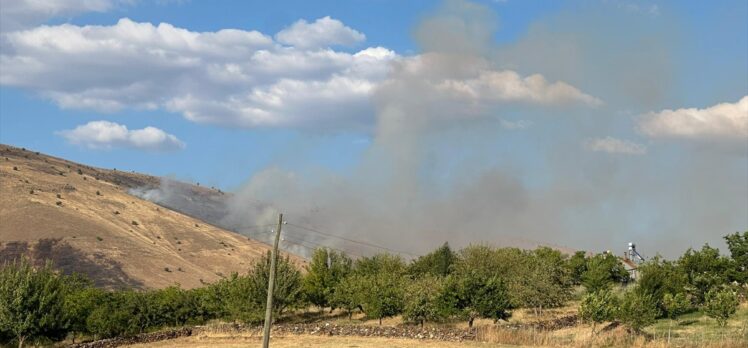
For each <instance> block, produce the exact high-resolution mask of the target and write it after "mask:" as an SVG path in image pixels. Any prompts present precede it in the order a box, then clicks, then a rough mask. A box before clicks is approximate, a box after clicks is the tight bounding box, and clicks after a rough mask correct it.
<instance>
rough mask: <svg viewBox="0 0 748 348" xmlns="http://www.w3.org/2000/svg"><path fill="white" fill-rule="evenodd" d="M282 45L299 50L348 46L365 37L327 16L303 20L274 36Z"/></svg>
mask: <svg viewBox="0 0 748 348" xmlns="http://www.w3.org/2000/svg"><path fill="white" fill-rule="evenodd" d="M275 38H276V40H278V42H280V43H282V44H286V45H291V46H295V47H301V48H319V47H330V46H334V45H344V46H350V45H353V44H356V43H359V42H362V41H364V40H366V35H364V34H362V33H360V32H358V31H356V30H354V29H352V28H349V27H347V26H345V25H344V24H343V22H341V21H339V20H337V19H333V18H330V17H329V16H327V17H323V18H320V19H317V20H316V21H314V23H309V22H307V21H305V20H303V19H301V20H299V21H297V22H296V23H294V24H293V25H291V26H290V27H288V28H286V29H283V30H281V31H280V32H278V34H276V35H275Z"/></svg>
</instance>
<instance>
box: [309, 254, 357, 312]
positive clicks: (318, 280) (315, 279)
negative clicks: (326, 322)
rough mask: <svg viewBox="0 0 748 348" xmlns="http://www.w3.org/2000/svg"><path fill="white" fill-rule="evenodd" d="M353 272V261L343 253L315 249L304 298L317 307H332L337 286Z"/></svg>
mask: <svg viewBox="0 0 748 348" xmlns="http://www.w3.org/2000/svg"><path fill="white" fill-rule="evenodd" d="M351 270H352V261H351V259H350V258H349V257H348V256H346V255H345V254H343V253H342V252H335V251H331V250H328V249H325V248H319V249H315V250H314V254H313V255H312V259H311V261H310V262H309V265H308V266H307V274H306V276H304V282H303V292H304V297H305V298H306V300H307V301H309V302H310V303H311V304H313V305H315V306H317V307H320V308H324V307H328V306H330V305H331V299H332V296H333V292H334V291H335V288H336V286H337V285H338V283H339V282H340V281H341V280H342V279H343V278H345V277H346V276H348V274H350V273H351Z"/></svg>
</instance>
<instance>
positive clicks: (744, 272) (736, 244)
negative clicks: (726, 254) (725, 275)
mask: <svg viewBox="0 0 748 348" xmlns="http://www.w3.org/2000/svg"><path fill="white" fill-rule="evenodd" d="M725 241H726V242H727V248H728V249H729V250H730V257H731V258H732V260H733V270H732V272H731V274H730V280H733V281H736V282H739V283H743V284H745V283H747V282H748V231H746V232H743V233H742V234H740V233H738V232H735V233H734V234H730V235H727V236H725Z"/></svg>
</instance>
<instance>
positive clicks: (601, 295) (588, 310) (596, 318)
mask: <svg viewBox="0 0 748 348" xmlns="http://www.w3.org/2000/svg"><path fill="white" fill-rule="evenodd" d="M617 310H618V298H617V297H616V296H615V295H614V294H613V293H612V292H611V291H610V289H606V288H603V289H600V290H598V291H595V292H588V293H587V294H585V295H584V297H583V298H582V302H581V303H580V304H579V318H581V319H582V320H583V321H585V322H589V323H592V334H595V328H596V327H597V324H600V323H603V322H606V321H610V320H613V319H614V318H615V314H616V312H617Z"/></svg>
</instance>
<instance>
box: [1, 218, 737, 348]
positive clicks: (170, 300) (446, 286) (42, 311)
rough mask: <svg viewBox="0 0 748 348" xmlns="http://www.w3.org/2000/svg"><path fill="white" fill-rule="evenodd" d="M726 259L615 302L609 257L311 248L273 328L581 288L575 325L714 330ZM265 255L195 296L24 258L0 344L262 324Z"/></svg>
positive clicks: (459, 309) (671, 267)
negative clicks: (679, 322) (680, 324)
mask: <svg viewBox="0 0 748 348" xmlns="http://www.w3.org/2000/svg"><path fill="white" fill-rule="evenodd" d="M725 239H726V240H727V244H728V247H729V250H730V254H731V255H730V256H729V257H728V256H722V255H720V253H719V251H718V250H717V249H714V248H712V247H710V246H708V245H705V246H704V247H703V248H701V249H700V250H693V249H689V250H688V251H686V252H685V253H684V254H683V255H682V256H681V257H680V258H679V259H677V260H675V261H668V260H664V259H662V258H660V257H655V258H653V259H652V260H649V261H647V262H646V263H644V264H643V265H642V266H641V267H640V268H639V279H638V281H637V282H636V283H635V284H632V285H631V286H627V289H626V291H623V294H622V295H618V294H616V293H615V292H614V291H613V290H612V288H613V285H615V284H627V283H629V282H630V278H629V273H628V271H627V270H626V269H625V268H624V267H623V265H622V264H621V262H620V260H619V259H618V258H617V257H616V256H614V255H611V254H609V253H602V254H597V255H588V254H587V253H585V252H577V253H575V254H573V255H570V256H569V255H565V254H563V253H561V252H559V251H557V250H554V249H550V248H538V249H535V250H521V249H517V248H495V247H490V246H487V245H471V246H468V247H465V248H463V249H461V250H457V251H455V250H453V249H452V248H450V246H449V245H448V244H446V243H445V244H444V245H442V246H441V247H439V248H437V249H436V250H434V251H432V252H431V253H429V254H427V255H424V256H421V257H419V258H417V259H415V260H412V261H410V262H406V261H405V260H404V259H402V258H401V257H399V256H395V255H391V254H378V255H374V256H371V257H363V258H359V259H356V260H353V259H351V258H350V257H349V256H347V255H346V254H344V253H342V252H338V251H334V250H329V249H324V248H322V249H317V250H315V252H314V253H313V256H312V258H311V260H310V262H309V264H308V265H307V266H306V269H305V270H304V272H302V270H300V269H299V268H298V267H297V266H295V265H294V263H293V262H292V261H291V260H289V259H288V258H279V260H278V272H277V276H276V287H275V290H274V294H273V296H274V302H273V304H274V307H273V311H274V313H275V317H276V318H281V319H282V318H283V317H284V316H286V315H287V314H288V313H290V312H297V311H298V310H306V309H307V308H309V307H310V306H315V307H317V308H318V309H319V310H330V311H333V310H336V309H337V310H341V311H344V312H345V313H347V315H348V316H349V318H350V317H352V315H353V314H354V313H362V314H363V316H365V317H366V318H369V319H375V320H379V322H380V324H381V321H382V319H384V318H387V317H392V316H396V315H402V318H403V320H404V321H405V322H408V323H413V324H418V325H423V324H424V323H426V322H446V321H455V320H465V321H467V322H468V324H469V326H472V325H473V322H474V320H475V319H477V318H487V319H492V320H494V321H498V320H507V319H509V318H510V317H511V313H512V310H513V309H517V308H526V309H528V310H530V311H532V312H534V313H536V314H540V313H541V312H542V311H544V310H546V309H549V308H556V307H560V306H564V305H566V304H567V303H568V302H569V301H570V300H571V299H572V298H573V296H574V294H575V292H578V291H577V290H578V289H584V296H583V298H582V299H581V302H580V308H579V313H580V317H581V318H582V319H583V320H586V321H589V322H591V323H593V331H594V327H595V323H601V322H604V321H610V320H619V321H621V322H622V323H624V324H626V325H628V326H630V327H631V328H632V329H634V330H640V329H641V328H643V327H645V326H647V325H649V324H651V323H652V322H654V320H656V319H657V318H671V319H674V318H676V317H677V316H678V315H680V314H682V313H685V312H688V311H692V310H697V309H702V310H704V311H705V312H706V313H708V314H709V315H710V316H713V317H714V318H716V319H717V320H718V322H719V323H724V322H725V321H726V320H727V318H728V317H729V316H730V315H731V314H732V313H734V312H735V308H736V307H737V301H738V296H739V295H740V296H744V295H745V289H746V288H745V284H746V281H748V232H745V233H743V234H740V233H735V234H733V235H728V236H726V237H725ZM269 265H270V255H269V254H267V255H264V256H263V257H261V258H259V259H258V260H256V261H255V262H254V263H253V264H252V265H251V266H250V268H249V270H248V272H247V274H244V275H239V274H232V275H231V276H230V277H228V278H225V279H222V280H220V281H218V282H216V283H212V284H209V285H206V286H203V287H200V288H195V289H182V288H180V287H179V286H171V287H167V288H164V289H156V290H145V291H139V290H115V291H109V290H103V289H98V288H95V287H93V286H92V283H91V281H90V280H88V279H86V278H84V277H82V276H79V275H63V274H60V273H59V272H57V271H55V270H54V268H53V266H52V265H51V264H46V265H45V266H42V267H35V266H33V265H32V264H30V263H29V262H28V261H27V260H23V259H22V260H18V261H14V262H10V263H5V264H4V265H2V268H1V269H0V343H4V344H10V343H15V344H17V345H18V346H22V345H23V344H24V343H26V342H34V343H45V342H52V341H58V340H62V339H65V338H68V339H72V340H73V341H74V340H75V339H80V338H88V339H98V338H108V337H115V336H126V335H133V334H138V333H143V332H148V331H153V330H157V329H159V328H162V327H170V326H182V325H197V324H203V323H206V322H207V321H210V320H214V319H220V320H226V321H239V322H243V323H247V324H258V323H261V322H262V320H263V314H264V306H265V300H266V298H267V282H268V278H269V269H270V266H269Z"/></svg>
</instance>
